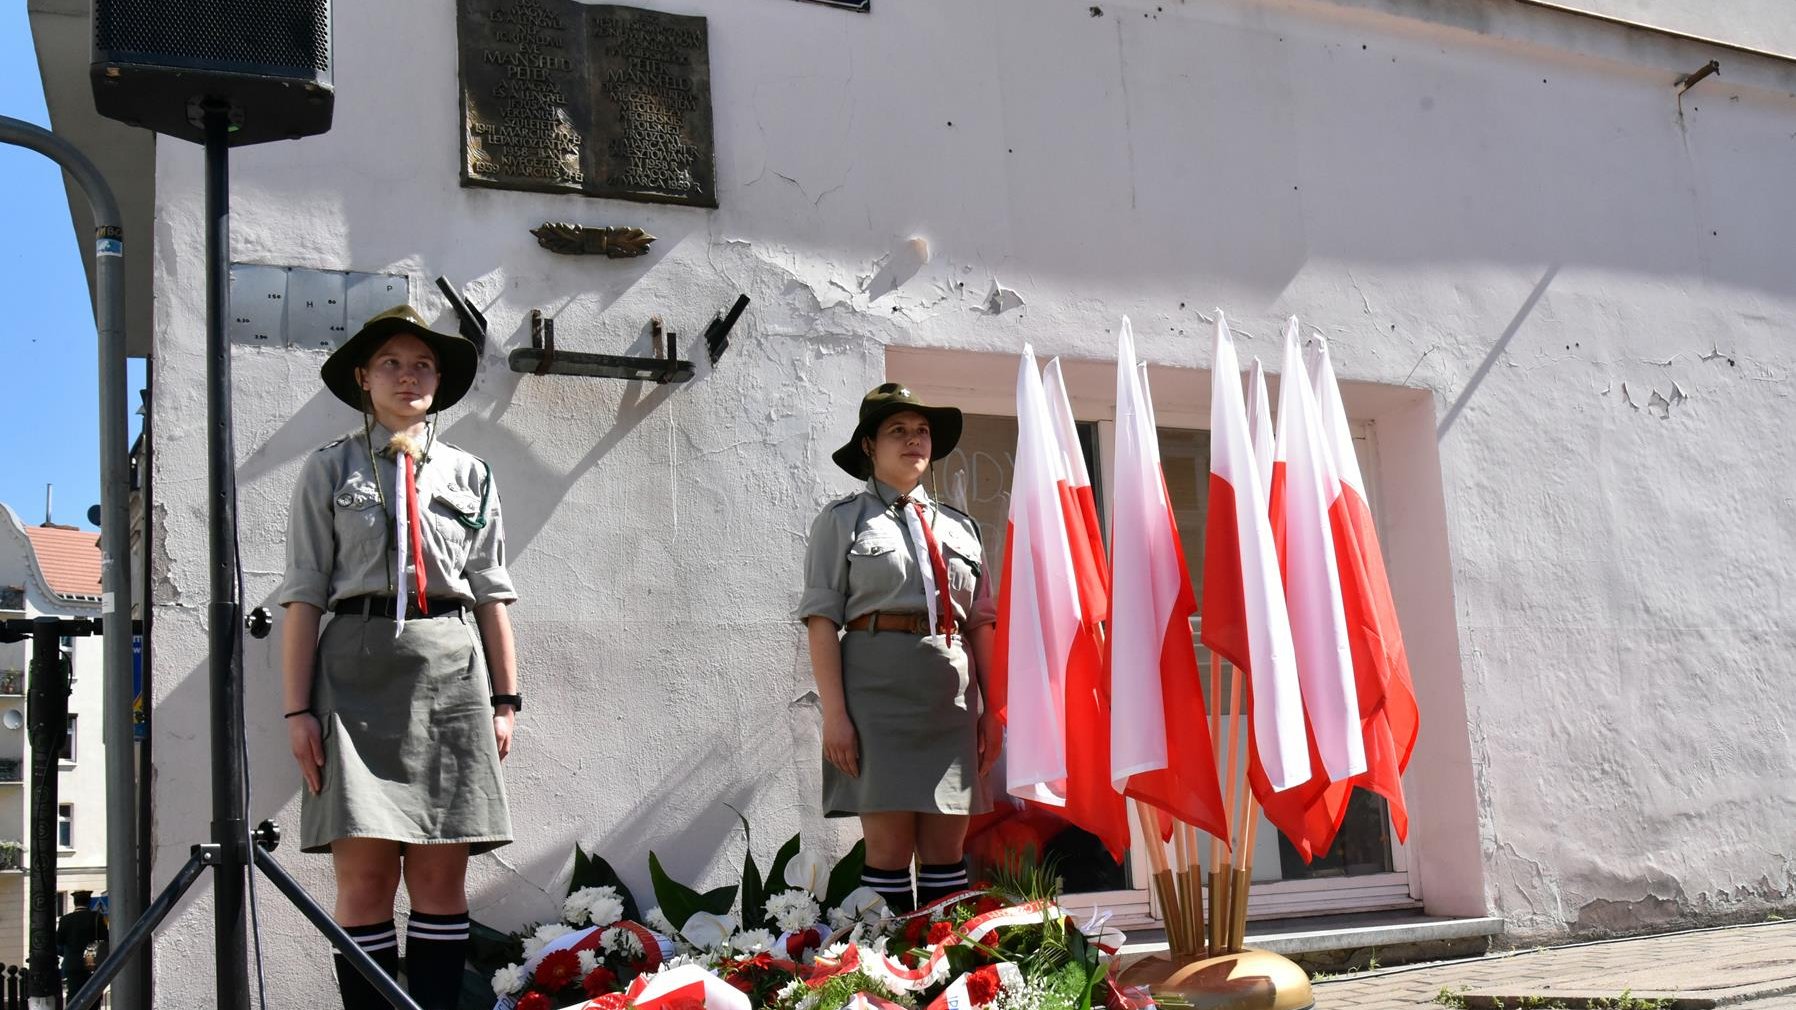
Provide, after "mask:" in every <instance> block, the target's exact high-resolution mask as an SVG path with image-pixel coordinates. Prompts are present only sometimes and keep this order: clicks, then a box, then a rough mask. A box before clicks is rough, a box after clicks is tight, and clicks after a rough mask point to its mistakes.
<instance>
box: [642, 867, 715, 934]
mask: <svg viewBox="0 0 1796 1010" xmlns="http://www.w3.org/2000/svg"><path fill="white" fill-rule="evenodd" d="M649 880H650V882H652V883H653V884H654V887H655V900H656V901H657V902H659V903H660V905H661V912H662V914H663V915H665V916H667V921H669V922H671V923H673V924H674V928H675V929H679V928H680V927H682V926H684V925H686V920H687V919H690V918H692V917H693V916H694V915H697V914H698V913H700V912H710V913H711V914H712V915H728V914H729V913H730V906H731V905H733V904H735V903H736V885H734V884H731V885H730V886H728V887H719V888H716V889H715V890H710V891H706V892H705V893H703V894H700V893H698V892H697V891H695V890H693V889H692V888H690V887H687V886H686V885H685V884H682V883H680V882H679V881H677V880H675V879H673V878H672V877H670V876H668V875H667V871H666V870H664V869H662V868H661V860H660V858H659V857H657V856H656V855H655V854H654V853H653V852H650V853H649Z"/></svg>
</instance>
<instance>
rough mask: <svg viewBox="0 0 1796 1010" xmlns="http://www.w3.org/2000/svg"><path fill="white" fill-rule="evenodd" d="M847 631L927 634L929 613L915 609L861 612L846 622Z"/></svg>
mask: <svg viewBox="0 0 1796 1010" xmlns="http://www.w3.org/2000/svg"><path fill="white" fill-rule="evenodd" d="M848 630H849V631H872V632H875V633H877V632H881V631H902V632H904V633H905V634H907V635H927V634H929V615H928V614H919V613H916V612H915V611H897V612H893V611H880V610H875V611H874V612H873V613H871V614H862V615H861V616H859V617H857V618H855V619H854V620H852V621H849V622H848Z"/></svg>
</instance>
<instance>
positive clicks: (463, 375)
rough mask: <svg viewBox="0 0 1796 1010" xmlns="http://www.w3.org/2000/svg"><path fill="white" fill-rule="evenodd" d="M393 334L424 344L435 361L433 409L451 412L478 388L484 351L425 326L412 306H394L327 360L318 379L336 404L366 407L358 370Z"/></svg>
mask: <svg viewBox="0 0 1796 1010" xmlns="http://www.w3.org/2000/svg"><path fill="white" fill-rule="evenodd" d="M395 333H410V334H412V335H413V336H415V337H417V338H418V339H419V340H422V341H424V343H425V345H427V346H428V347H429V348H430V349H431V350H432V351H434V352H436V356H437V375H438V377H439V378H438V381H437V393H436V396H435V398H433V399H432V400H431V402H430V409H431V410H432V411H433V412H435V411H440V410H448V409H449V408H450V407H453V406H455V404H456V401H458V400H460V399H461V398H462V397H464V396H466V395H467V393H468V389H469V388H470V387H472V386H473V385H474V374H475V373H476V372H478V371H479V370H480V350H479V349H478V348H476V347H475V346H474V342H473V341H472V340H469V339H468V338H467V337H464V336H462V335H461V334H459V333H439V332H437V331H436V330H433V329H431V328H430V327H429V326H427V325H425V323H424V317H423V316H420V315H418V312H417V310H416V309H414V308H412V307H411V306H410V305H395V306H393V307H392V308H390V309H388V310H386V311H385V312H382V313H380V314H379V315H376V316H374V317H373V318H371V319H369V320H368V321H367V322H365V323H363V324H362V328H361V329H359V330H357V331H356V334H355V336H353V337H350V338H349V339H348V340H345V341H343V346H341V347H339V348H337V349H336V350H334V351H332V352H331V356H330V357H328V358H326V359H324V366H323V367H321V368H319V369H318V374H319V375H320V376H322V377H323V378H324V387H325V388H326V389H328V390H330V391H331V392H332V393H334V394H336V397H337V399H339V400H342V401H343V402H344V403H347V404H349V405H350V406H351V407H354V408H355V409H357V410H361V409H362V408H363V406H364V404H365V400H364V399H363V395H362V386H361V384H360V383H358V382H356V381H355V370H356V368H357V367H359V366H360V365H361V364H362V362H364V361H366V360H367V359H368V356H369V355H371V354H373V353H374V352H375V351H377V350H379V349H380V345H381V344H383V343H386V340H387V338H388V337H390V336H392V335H393V334H395Z"/></svg>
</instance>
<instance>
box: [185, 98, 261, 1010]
mask: <svg viewBox="0 0 1796 1010" xmlns="http://www.w3.org/2000/svg"><path fill="white" fill-rule="evenodd" d="M198 105H199V107H198V108H197V109H195V110H192V111H197V112H198V113H199V115H200V122H201V126H202V127H203V128H204V130H205V132H206V434H207V439H206V443H207V444H206V449H207V455H208V459H209V464H210V465H209V466H208V467H207V473H206V494H207V497H208V498H209V499H210V504H211V508H210V509H209V513H210V519H211V530H210V534H211V535H210V540H211V550H210V552H209V560H210V565H211V574H212V601H211V602H212V607H211V619H210V620H209V621H208V622H207V625H208V627H207V632H208V634H207V637H208V640H209V641H208V645H209V647H210V652H211V655H210V667H209V668H210V671H211V696H212V843H213V844H214V845H216V846H218V852H219V862H218V865H216V866H214V867H213V870H212V876H213V881H212V898H213V930H214V933H213V938H214V943H215V945H216V948H215V951H214V953H215V954H216V955H217V972H218V974H217V979H218V994H217V995H218V1006H220V1007H244V1008H247V1007H248V1006H249V944H248V934H247V932H246V930H245V917H244V900H243V897H244V882H245V874H246V873H247V871H248V868H249V823H248V820H247V818H246V817H245V816H244V814H245V811H244V804H245V797H244V789H243V784H244V778H245V777H244V758H243V744H244V738H243V672H242V671H243V617H242V614H241V610H242V604H241V602H240V601H239V600H238V598H237V595H238V594H237V538H236V528H237V491H236V485H237V482H236V479H235V475H236V472H237V460H236V459H235V458H234V457H235V455H236V454H235V452H234V451H233V442H234V441H235V440H234V439H233V437H232V432H231V345H230V342H229V341H228V339H227V338H226V334H225V323H226V321H227V320H228V319H229V318H230V316H229V312H230V298H231V291H230V283H231V182H230V165H231V146H230V145H231V103H229V102H228V101H223V100H220V99H215V98H208V99H205V100H203V101H201V102H199V103H198ZM239 115H241V114H239ZM239 121H240V122H241V119H240V120H239Z"/></svg>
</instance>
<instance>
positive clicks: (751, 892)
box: [725, 804, 767, 929]
mask: <svg viewBox="0 0 1796 1010" xmlns="http://www.w3.org/2000/svg"><path fill="white" fill-rule="evenodd" d="M725 806H729V805H728V804H725ZM730 812H731V813H733V814H735V815H736V819H737V820H739V821H741V822H742V848H743V855H742V928H744V929H753V928H755V927H756V926H759V925H760V924H761V920H763V919H765V918H767V882H766V881H765V880H763V879H762V878H761V869H760V867H758V866H756V865H755V839H754V834H753V833H752V832H750V831H749V829H748V818H746V817H744V816H742V811H740V810H737V809H736V808H735V807H730Z"/></svg>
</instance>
